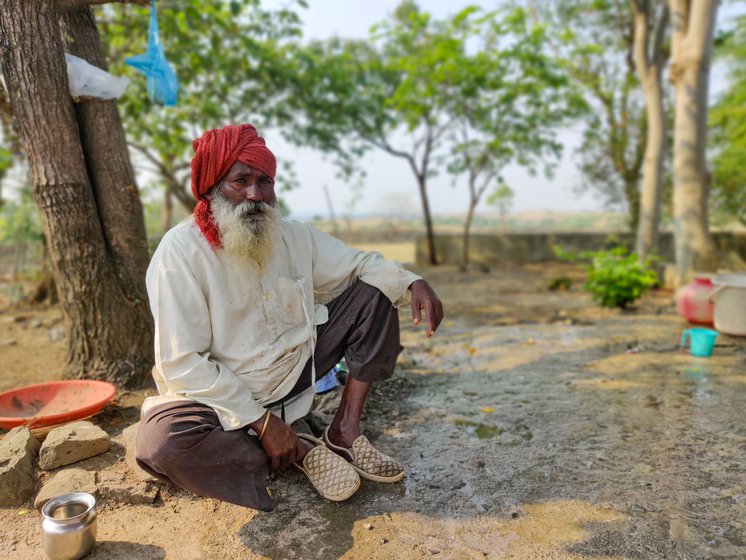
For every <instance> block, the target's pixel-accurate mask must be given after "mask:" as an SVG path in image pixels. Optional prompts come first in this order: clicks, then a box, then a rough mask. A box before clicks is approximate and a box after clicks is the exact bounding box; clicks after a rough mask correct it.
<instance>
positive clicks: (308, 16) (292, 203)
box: [262, 0, 744, 218]
mask: <svg viewBox="0 0 746 560" xmlns="http://www.w3.org/2000/svg"><path fill="white" fill-rule="evenodd" d="M475 3H476V4H479V5H481V6H482V7H484V8H485V9H491V8H495V7H497V4H498V3H499V2H497V1H492V2H491V1H489V0H482V1H476V2H475V1H473V0H472V1H464V0H420V2H419V4H420V6H421V8H423V9H425V10H427V11H428V12H430V13H431V14H433V16H434V17H436V18H443V17H446V16H448V15H450V14H452V13H454V12H455V11H458V10H459V9H460V8H462V7H465V6H467V5H469V4H475ZM308 4H309V7H308V8H307V9H303V10H300V16H301V18H302V20H303V33H304V36H305V38H307V39H323V38H328V37H331V36H334V35H337V36H340V37H344V38H363V37H366V36H367V34H368V29H369V28H370V27H371V26H372V25H373V24H375V23H377V22H379V21H381V20H383V19H385V18H386V17H387V16H388V15H389V14H390V13H392V12H393V11H394V9H395V8H396V6H397V5H398V4H399V0H375V1H370V0H365V1H363V0H309V2H308ZM737 4H738V3H736V2H731V3H728V2H726V3H725V4H724V5H723V6H721V8H720V12H719V16H720V19H723V18H725V17H730V16H732V15H733V13H736V12H738V13H743V12H744V9H743V6H742V5H741V6H738V5H737ZM262 5H263V6H264V7H265V8H270V9H271V8H276V7H280V6H284V5H287V1H286V0H264V2H263V3H262ZM718 74H719V73H718V72H714V73H713V77H712V89H713V92H717V90H718V87H721V88H722V82H723V80H722V76H721V75H718ZM720 74H722V73H720ZM581 130H582V128H581V127H579V126H578V127H575V128H574V129H572V130H563V131H561V132H560V133H559V135H558V139H559V141H560V142H561V143H562V144H563V146H564V155H563V158H562V160H561V161H560V162H559V165H558V167H557V169H556V171H555V174H554V177H553V178H552V179H546V178H545V177H544V176H543V175H542V174H539V175H537V176H535V177H531V176H530V175H529V174H528V173H527V172H525V171H524V170H522V169H521V168H520V167H518V166H512V167H510V168H508V169H507V170H506V173H505V178H506V180H507V183H508V185H509V186H510V187H511V188H512V189H513V191H514V193H515V196H514V199H513V205H512V211H513V212H522V211H532V210H557V211H583V210H601V209H603V205H602V203H601V201H600V200H598V199H597V198H596V197H595V196H594V195H593V194H591V193H588V192H584V193H580V192H578V190H579V189H578V187H579V186H580V185H581V184H582V179H581V175H580V173H579V171H578V170H577V167H576V165H577V161H576V158H574V157H573V152H575V150H576V148H577V146H578V145H579V143H580V140H581ZM263 134H264V136H265V137H266V139H267V143H268V145H269V146H270V148H272V150H273V151H274V152H275V154H277V155H278V157H279V159H280V162H279V166H280V168H279V173H281V172H282V170H281V166H282V160H290V161H292V162H293V165H294V167H295V172H296V175H297V177H298V179H299V183H300V186H299V187H297V188H296V189H294V190H292V191H291V192H288V193H286V195H285V196H283V195H282V184H281V182H279V183H278V192H279V193H280V196H281V197H283V198H284V199H285V201H286V203H287V204H288V206H289V207H290V210H291V213H292V215H293V216H294V217H298V218H308V217H311V216H314V215H322V216H328V215H329V210H328V204H327V202H326V196H325V192H324V187H325V186H326V188H327V189H328V192H329V194H330V198H331V200H332V205H333V209H334V212H335V214H336V215H337V217H340V216H343V215H345V214H350V213H352V214H355V215H362V214H371V213H375V214H380V213H383V214H389V213H392V212H395V211H398V212H401V213H402V214H413V215H419V214H420V213H421V204H420V199H419V194H418V191H417V185H416V182H415V179H414V175H413V174H412V172H411V170H410V169H409V167H408V165H407V163H406V162H404V161H403V160H401V159H399V158H395V157H392V156H390V155H388V154H386V153H384V152H381V151H371V152H369V153H368V154H366V156H365V159H364V162H363V168H364V169H365V173H366V175H365V177H364V179H363V181H364V185H363V188H362V191H361V196H360V197H359V200H357V201H356V202H354V203H353V200H354V198H355V196H354V193H353V191H352V190H351V188H350V185H349V184H347V183H345V182H344V181H342V180H340V179H339V178H337V177H336V173H337V172H336V169H335V168H334V166H333V165H332V164H331V162H330V161H326V160H324V156H323V155H322V154H320V153H319V152H317V151H314V150H310V149H302V148H298V147H296V146H292V145H289V144H287V143H285V142H283V141H282V138H281V137H280V134H279V132H276V131H271V130H268V131H263ZM400 141H401V142H406V138H402V139H400ZM404 145H406V144H404ZM429 196H430V205H431V210H432V212H433V213H436V214H444V213H463V212H465V211H466V209H467V198H468V197H467V192H466V185H465V184H463V183H461V184H456V185H455V186H454V184H453V180H452V178H451V177H450V176H448V175H447V174H444V175H443V176H440V177H435V178H433V179H431V180H430V182H429ZM405 209H408V210H405ZM480 210H481V211H490V208H488V207H486V206H485V204H484V203H482V204H481V205H480V207H479V210H478V211H480Z"/></svg>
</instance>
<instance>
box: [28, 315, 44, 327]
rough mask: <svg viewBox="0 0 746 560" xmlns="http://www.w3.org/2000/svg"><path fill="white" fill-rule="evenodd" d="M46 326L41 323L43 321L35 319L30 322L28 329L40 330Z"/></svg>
mask: <svg viewBox="0 0 746 560" xmlns="http://www.w3.org/2000/svg"><path fill="white" fill-rule="evenodd" d="M43 326H44V323H42V322H41V319H39V318H37V317H34V318H33V319H31V320H30V321H29V322H28V328H29V329H40V328H41V327H43Z"/></svg>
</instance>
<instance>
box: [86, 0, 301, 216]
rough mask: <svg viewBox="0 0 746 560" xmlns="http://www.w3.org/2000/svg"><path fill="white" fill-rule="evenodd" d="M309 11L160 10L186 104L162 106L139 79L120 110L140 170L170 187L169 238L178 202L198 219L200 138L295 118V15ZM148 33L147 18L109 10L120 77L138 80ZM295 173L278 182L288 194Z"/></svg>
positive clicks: (189, 3) (109, 43)
mask: <svg viewBox="0 0 746 560" xmlns="http://www.w3.org/2000/svg"><path fill="white" fill-rule="evenodd" d="M156 5H157V4H156ZM303 5H305V4H304V2H303V1H302V0H298V1H297V2H290V3H288V6H287V7H285V8H282V9H279V10H276V11H267V10H263V9H262V8H261V6H260V2H259V0H233V1H231V2H224V1H220V0H211V1H209V2H204V1H199V0H183V1H180V2H179V3H178V4H174V5H173V7H172V8H169V7H168V5H166V7H164V8H162V9H160V10H159V27H160V31H161V36H162V39H163V43H164V48H165V49H166V54H167V57H168V59H169V61H170V62H171V63H172V64H173V66H174V68H175V70H176V73H177V76H178V78H179V103H178V105H177V106H175V107H158V106H156V105H154V104H153V102H152V101H151V100H150V99H148V96H147V94H146V81H145V79H144V78H143V77H142V76H139V75H137V76H135V77H133V80H132V81H133V83H132V84H131V85H130V86H129V87H128V89H127V91H126V93H125V95H124V96H123V97H122V98H121V100H120V107H121V109H122V114H123V118H124V123H125V127H126V130H127V137H128V141H129V145H130V147H131V148H132V149H133V150H134V151H135V153H136V154H137V155H138V158H137V160H136V163H138V164H139V165H140V166H141V167H142V169H143V170H145V169H147V170H148V171H150V172H152V173H155V174H156V176H157V177H158V179H159V180H160V183H161V184H162V186H163V187H164V196H165V199H164V207H165V209H166V212H165V216H164V226H165V229H168V227H170V221H171V220H170V215H169V212H168V209H169V208H170V206H171V204H172V203H171V199H172V197H173V199H175V200H177V201H178V202H179V203H181V204H182V205H183V206H184V207H185V208H186V209H187V210H188V211H190V212H191V211H192V210H193V208H194V205H195V201H194V198H193V197H192V194H191V190H190V189H189V179H190V167H189V165H190V162H191V159H192V155H193V152H192V140H193V139H194V138H195V137H197V136H199V134H200V133H201V132H202V131H204V130H206V129H209V128H216V127H220V126H223V125H225V124H228V123H236V122H252V123H254V124H255V125H256V126H257V127H258V128H259V129H260V130H263V129H266V128H267V127H269V126H270V125H272V123H273V122H275V121H276V117H277V115H278V114H281V115H285V114H286V102H287V87H286V84H287V82H288V77H287V72H288V69H289V68H290V65H289V64H288V56H289V52H290V51H289V46H290V45H292V43H293V42H294V41H295V40H296V39H297V38H298V37H299V36H300V35H301V31H300V27H299V23H300V22H299V19H298V16H297V14H296V12H295V11H293V8H294V7H295V6H303ZM177 6H178V9H177ZM147 23H148V9H147V8H138V9H129V8H124V7H122V6H115V5H109V6H106V7H105V8H103V10H102V15H101V19H100V28H101V32H102V37H103V40H104V48H105V51H106V53H107V54H108V58H109V60H110V61H111V64H112V68H113V71H115V72H117V73H121V74H132V72H131V69H129V67H127V66H126V65H125V64H124V59H125V58H127V57H128V56H131V55H133V54H137V53H139V52H141V51H143V50H145V47H146V43H147ZM287 167H288V166H287V165H281V166H280V170H281V175H280V177H279V181H278V182H279V183H280V185H283V184H284V186H285V187H288V186H291V185H292V184H293V182H292V179H293V176H292V174H291V173H290V172H288V171H287ZM283 168H285V169H286V171H282V170H283Z"/></svg>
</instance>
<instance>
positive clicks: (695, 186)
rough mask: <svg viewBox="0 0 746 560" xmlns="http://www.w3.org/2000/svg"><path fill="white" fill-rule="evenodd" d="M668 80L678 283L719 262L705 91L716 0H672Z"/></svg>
mask: <svg viewBox="0 0 746 560" xmlns="http://www.w3.org/2000/svg"><path fill="white" fill-rule="evenodd" d="M669 6H670V9H671V18H672V24H673V30H672V42H671V47H672V53H671V82H672V83H673V84H674V88H675V92H676V121H675V125H674V155H673V174H674V192H673V211H674V236H675V243H676V272H677V281H678V283H679V284H685V283H686V282H688V281H689V280H690V279H691V277H692V275H693V273H694V272H695V271H714V270H715V269H716V267H717V253H716V249H715V243H714V242H713V240H712V237H711V236H710V232H709V227H708V215H707V214H708V212H707V200H708V197H709V191H710V173H709V171H708V170H707V163H706V160H705V148H706V146H707V96H708V87H709V76H710V58H711V54H712V40H713V33H714V27H715V16H716V14H717V8H718V2H717V0H670V3H669Z"/></svg>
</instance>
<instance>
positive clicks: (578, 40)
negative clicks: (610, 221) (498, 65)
mask: <svg viewBox="0 0 746 560" xmlns="http://www.w3.org/2000/svg"><path fill="white" fill-rule="evenodd" d="M522 4H523V5H526V6H527V8H528V10H529V13H531V14H532V16H533V17H534V18H536V19H537V20H538V21H540V22H542V23H543V24H544V25H545V27H546V29H547V33H548V37H549V42H550V44H551V45H552V47H553V48H554V49H556V50H557V51H558V52H560V53H562V55H563V58H564V59H566V60H567V61H568V62H569V64H568V66H567V70H568V72H569V74H570V76H571V78H572V79H573V80H574V82H575V83H576V84H577V85H578V86H579V87H580V88H581V90H582V91H583V92H584V94H585V98H586V100H587V102H588V105H589V106H590V107H591V109H592V110H590V111H588V113H586V127H585V129H584V131H583V142H582V145H581V146H580V148H579V149H578V153H579V155H580V170H581V171H582V173H583V175H584V177H585V182H586V185H587V186H586V188H588V189H591V190H593V191H595V192H597V193H598V194H600V195H601V196H602V198H603V200H604V201H605V202H606V203H607V204H608V205H610V206H619V205H621V206H623V207H624V208H626V210H627V212H628V213H629V225H630V229H631V231H636V230H637V227H638V222H639V209H640V178H641V175H642V166H643V162H644V157H645V150H646V146H647V117H646V114H645V105H644V100H643V96H642V91H641V90H640V87H639V80H638V77H637V73H636V69H635V57H634V21H633V13H632V8H633V3H632V2H623V1H619V0H522Z"/></svg>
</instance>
